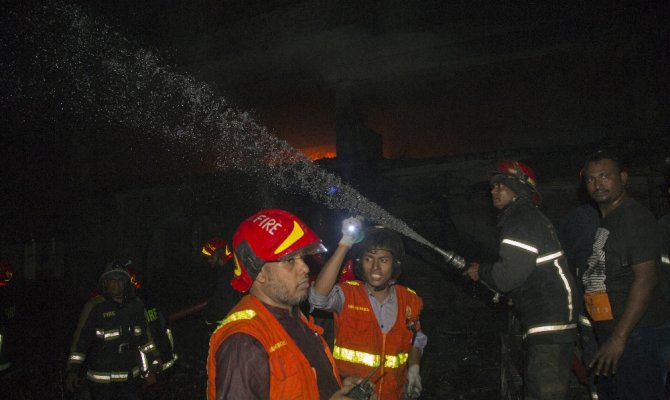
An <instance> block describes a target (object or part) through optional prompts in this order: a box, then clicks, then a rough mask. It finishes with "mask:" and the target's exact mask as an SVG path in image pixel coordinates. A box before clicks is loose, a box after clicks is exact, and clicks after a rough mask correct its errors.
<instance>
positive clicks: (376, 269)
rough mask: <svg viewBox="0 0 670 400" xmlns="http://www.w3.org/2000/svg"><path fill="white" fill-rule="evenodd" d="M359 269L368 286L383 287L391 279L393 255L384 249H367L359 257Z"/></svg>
mask: <svg viewBox="0 0 670 400" xmlns="http://www.w3.org/2000/svg"><path fill="white" fill-rule="evenodd" d="M361 267H362V270H363V275H364V280H365V282H367V284H368V285H370V286H372V287H373V288H379V287H385V286H386V284H387V283H388V281H389V280H391V278H392V277H393V253H391V252H390V251H388V250H384V249H369V250H368V251H366V252H364V253H363V255H362V256H361Z"/></svg>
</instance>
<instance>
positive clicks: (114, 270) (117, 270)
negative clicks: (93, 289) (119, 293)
mask: <svg viewBox="0 0 670 400" xmlns="http://www.w3.org/2000/svg"><path fill="white" fill-rule="evenodd" d="M130 265H132V262H131V261H130V260H119V259H116V260H112V261H110V262H108V263H107V265H105V270H104V272H103V273H102V275H100V278H99V279H98V293H101V294H102V295H105V294H107V293H106V290H105V281H106V280H107V279H109V278H110V277H112V276H119V277H121V278H122V279H124V280H125V281H126V282H125V284H126V285H125V287H126V289H125V290H126V298H131V297H133V296H134V295H135V286H134V285H133V284H132V281H131V278H130V273H128V267H129V266H130Z"/></svg>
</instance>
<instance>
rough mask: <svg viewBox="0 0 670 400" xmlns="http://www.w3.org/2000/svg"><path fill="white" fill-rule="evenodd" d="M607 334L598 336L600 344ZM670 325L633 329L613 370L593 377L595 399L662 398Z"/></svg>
mask: <svg viewBox="0 0 670 400" xmlns="http://www.w3.org/2000/svg"><path fill="white" fill-rule="evenodd" d="M608 337H609V336H605V335H599V336H598V341H599V342H600V343H604V342H605V341H606V340H607V339H608ZM669 337H670V324H667V323H666V324H665V325H664V326H661V327H658V328H653V327H644V328H640V327H638V328H635V329H634V330H633V331H632V332H631V333H630V335H629V336H628V340H627V341H626V347H625V349H624V352H623V355H622V356H621V358H620V359H619V363H618V366H617V372H616V374H615V375H612V376H604V375H600V376H598V377H597V384H598V399H599V400H641V399H645V400H663V399H667V398H668V396H667V393H665V377H666V374H667V371H668V365H667V362H668V360H667V357H668V354H669V349H668V342H669V341H670V339H669Z"/></svg>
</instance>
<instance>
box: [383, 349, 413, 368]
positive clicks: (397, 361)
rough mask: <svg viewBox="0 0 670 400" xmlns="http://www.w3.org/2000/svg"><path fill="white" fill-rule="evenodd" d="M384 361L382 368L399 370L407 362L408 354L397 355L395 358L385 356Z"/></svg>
mask: <svg viewBox="0 0 670 400" xmlns="http://www.w3.org/2000/svg"><path fill="white" fill-rule="evenodd" d="M385 358H386V359H385V360H384V367H386V368H400V366H402V365H403V364H405V363H406V362H407V359H408V358H409V353H399V354H398V355H397V356H386V357H385Z"/></svg>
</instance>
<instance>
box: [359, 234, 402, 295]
mask: <svg viewBox="0 0 670 400" xmlns="http://www.w3.org/2000/svg"><path fill="white" fill-rule="evenodd" d="M356 247H357V248H356V262H355V263H354V274H355V275H356V277H357V278H358V279H361V280H364V279H363V278H364V275H363V267H362V266H361V262H360V259H361V257H362V256H363V253H365V252H367V251H370V250H386V251H388V252H390V253H391V254H393V272H392V274H391V280H390V281H389V286H390V285H393V284H395V282H396V280H397V279H398V277H399V276H400V272H401V270H400V262H401V260H402V259H403V257H405V246H404V245H403V243H402V238H401V237H400V235H399V234H398V233H396V232H395V231H393V230H391V229H389V228H385V227H383V226H375V227H372V228H369V229H367V230H366V231H365V238H364V239H363V241H362V242H361V243H359V244H357V245H356Z"/></svg>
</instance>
